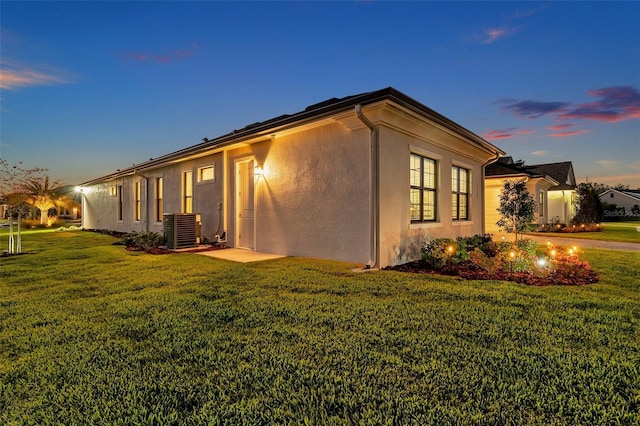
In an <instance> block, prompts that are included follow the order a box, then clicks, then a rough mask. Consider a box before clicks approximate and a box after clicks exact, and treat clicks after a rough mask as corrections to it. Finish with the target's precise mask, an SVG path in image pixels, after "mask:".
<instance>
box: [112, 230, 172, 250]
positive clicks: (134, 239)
mask: <svg viewBox="0 0 640 426" xmlns="http://www.w3.org/2000/svg"><path fill="white" fill-rule="evenodd" d="M120 241H121V243H122V244H124V246H125V247H126V248H128V249H132V248H133V249H136V248H139V249H142V250H150V249H154V248H158V247H160V246H163V245H165V244H166V243H167V239H166V238H165V236H164V235H163V234H159V233H157V232H130V233H128V234H125V235H124V236H123V237H122V238H121V240H120Z"/></svg>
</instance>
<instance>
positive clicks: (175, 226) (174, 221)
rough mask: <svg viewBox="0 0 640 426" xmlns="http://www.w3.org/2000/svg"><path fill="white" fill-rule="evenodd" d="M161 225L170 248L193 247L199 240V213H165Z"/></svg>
mask: <svg viewBox="0 0 640 426" xmlns="http://www.w3.org/2000/svg"><path fill="white" fill-rule="evenodd" d="M162 225H163V229H164V235H165V237H166V238H167V247H168V248H170V249H174V250H175V249H180V248H187V247H195V246H196V245H197V244H198V243H199V242H200V228H201V227H200V214H199V213H165V214H164V215H163V217H162Z"/></svg>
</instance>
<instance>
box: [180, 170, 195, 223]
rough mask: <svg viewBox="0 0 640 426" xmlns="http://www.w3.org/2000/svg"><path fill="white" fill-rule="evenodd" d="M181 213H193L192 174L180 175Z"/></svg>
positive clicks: (190, 172)
mask: <svg viewBox="0 0 640 426" xmlns="http://www.w3.org/2000/svg"><path fill="white" fill-rule="evenodd" d="M182 194H183V195H182V196H183V199H182V213H193V172H192V171H188V172H184V173H183V174H182Z"/></svg>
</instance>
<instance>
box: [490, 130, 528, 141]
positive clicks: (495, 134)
mask: <svg viewBox="0 0 640 426" xmlns="http://www.w3.org/2000/svg"><path fill="white" fill-rule="evenodd" d="M532 133H533V130H529V129H517V128H515V127H511V128H508V129H502V130H498V129H496V130H489V131H487V132H485V133H483V135H482V137H483V138H485V139H487V140H494V141H495V140H500V139H510V138H513V137H516V136H521V135H530V134H532Z"/></svg>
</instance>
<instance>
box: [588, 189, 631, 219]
mask: <svg viewBox="0 0 640 426" xmlns="http://www.w3.org/2000/svg"><path fill="white" fill-rule="evenodd" d="M598 197H600V201H601V202H602V203H603V204H605V203H606V204H611V205H615V206H616V207H617V210H609V209H607V210H605V211H604V218H605V220H606V219H612V218H616V217H632V216H635V217H640V193H638V192H634V191H618V190H617V189H607V190H606V191H604V192H603V193H602V194H600V195H599V196H598ZM623 209H624V210H623Z"/></svg>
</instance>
